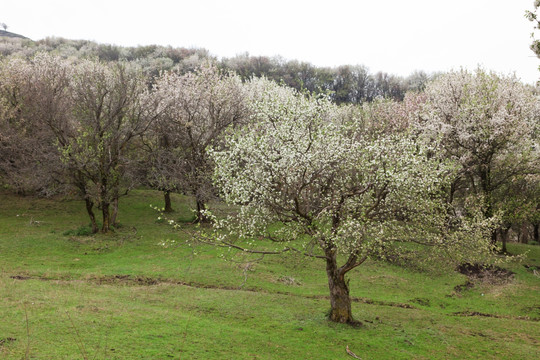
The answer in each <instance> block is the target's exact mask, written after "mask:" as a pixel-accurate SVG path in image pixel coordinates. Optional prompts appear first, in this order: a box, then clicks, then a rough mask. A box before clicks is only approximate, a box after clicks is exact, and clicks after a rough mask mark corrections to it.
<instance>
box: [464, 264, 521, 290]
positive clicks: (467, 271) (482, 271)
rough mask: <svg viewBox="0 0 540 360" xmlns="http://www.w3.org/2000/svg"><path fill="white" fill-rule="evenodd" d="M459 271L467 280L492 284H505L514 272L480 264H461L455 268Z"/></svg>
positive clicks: (512, 276) (510, 279)
mask: <svg viewBox="0 0 540 360" xmlns="http://www.w3.org/2000/svg"><path fill="white" fill-rule="evenodd" d="M456 270H457V271H458V272H459V273H461V274H463V275H466V276H467V277H468V278H469V281H470V282H472V283H474V282H479V281H481V282H485V283H488V284H493V285H503V284H506V283H508V282H510V281H512V279H513V278H514V275H515V273H514V272H512V271H510V270H507V269H503V268H500V267H498V266H493V265H482V264H469V263H465V264H461V265H459V266H458V267H457V269H456Z"/></svg>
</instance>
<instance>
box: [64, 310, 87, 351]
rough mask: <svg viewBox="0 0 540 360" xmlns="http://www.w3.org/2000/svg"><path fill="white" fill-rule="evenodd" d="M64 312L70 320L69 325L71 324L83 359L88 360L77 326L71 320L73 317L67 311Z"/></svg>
mask: <svg viewBox="0 0 540 360" xmlns="http://www.w3.org/2000/svg"><path fill="white" fill-rule="evenodd" d="M66 314H67V316H68V318H69V321H70V322H71V326H73V330H75V335H76V337H77V346H78V347H79V350H80V352H81V355H82V357H83V359H84V360H88V355H87V354H86V349H85V348H84V343H83V342H82V339H81V336H80V335H79V330H77V327H76V326H75V323H74V322H73V319H72V318H71V315H69V312H67V311H66Z"/></svg>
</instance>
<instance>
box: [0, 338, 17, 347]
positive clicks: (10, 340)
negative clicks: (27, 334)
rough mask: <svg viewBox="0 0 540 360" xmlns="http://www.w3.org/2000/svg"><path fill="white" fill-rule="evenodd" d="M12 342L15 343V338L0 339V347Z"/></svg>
mask: <svg viewBox="0 0 540 360" xmlns="http://www.w3.org/2000/svg"><path fill="white" fill-rule="evenodd" d="M13 341H17V339H15V338H12V337H7V338H2V339H0V347H1V346H4V345H7V344H9V343H11V342H13Z"/></svg>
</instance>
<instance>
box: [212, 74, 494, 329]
mask: <svg viewBox="0 0 540 360" xmlns="http://www.w3.org/2000/svg"><path fill="white" fill-rule="evenodd" d="M250 86H251V87H252V88H253V89H255V90H253V91H252V93H255V94H258V95H257V96H253V98H252V101H251V105H250V106H251V111H252V114H253V115H252V118H251V123H250V124H249V126H246V127H243V128H242V129H241V130H240V131H237V132H236V133H235V134H233V135H231V136H230V137H229V138H228V142H227V146H226V147H225V148H224V149H221V150H219V149H214V150H211V151H210V154H211V157H212V159H213V160H214V161H215V163H216V170H215V180H216V184H217V185H218V187H219V189H220V190H221V192H222V196H223V198H224V199H225V201H226V202H228V203H230V204H235V205H237V206H238V207H239V211H238V214H237V215H231V216H229V217H227V218H225V219H221V220H216V228H217V229H218V231H217V232H216V233H215V239H217V241H218V242H219V244H221V245H224V246H229V247H231V248H236V249H239V250H242V251H244V252H253V253H262V254H283V253H287V252H298V253H300V254H303V255H306V256H310V257H314V258H318V259H322V260H323V261H324V262H325V263H326V273H327V277H328V286H329V291H330V303H331V312H330V320H332V321H335V322H340V323H351V322H353V317H352V312H351V300H350V296H349V288H348V284H347V281H346V279H345V275H346V274H347V273H348V272H349V271H351V270H352V269H354V268H356V267H358V266H359V265H361V264H362V263H364V262H365V261H366V260H367V259H368V258H380V257H384V256H387V255H388V254H389V253H392V254H398V255H406V256H407V257H410V258H414V257H417V258H422V256H421V255H419V254H420V252H421V251H420V250H421V249H422V248H423V247H427V248H429V249H430V252H429V256H435V254H436V253H445V254H452V255H454V256H461V260H463V258H464V257H466V256H473V253H474V254H479V253H485V251H484V250H486V249H487V248H488V243H489V242H488V241H487V240H486V238H485V236H483V235H485V232H484V231H483V228H482V227H481V226H474V225H471V223H468V225H465V227H467V231H468V233H467V234H468V235H466V236H463V235H464V234H465V233H466V232H461V233H460V234H459V235H457V234H456V233H451V232H449V231H448V229H449V227H448V226H447V225H448V211H447V209H446V205H445V202H444V201H442V200H441V197H442V196H444V189H445V186H446V180H445V179H446V177H447V175H448V174H449V173H451V172H452V171H453V170H452V169H453V166H452V165H451V164H447V163H445V162H441V161H438V160H436V159H435V158H434V157H431V158H430V157H429V156H426V153H427V151H428V150H429V151H434V149H428V148H427V147H426V146H424V145H421V144H419V143H417V142H415V141H414V140H413V138H412V137H409V136H407V135H392V134H390V135H380V136H373V135H368V133H366V132H365V131H363V128H362V126H361V125H360V122H359V121H357V119H355V118H354V117H351V116H349V115H350V112H348V111H347V109H345V111H343V110H342V109H341V108H339V107H337V106H336V105H334V104H332V103H331V102H330V101H329V100H328V99H326V98H324V97H313V96H305V95H302V94H298V93H296V92H295V91H294V90H291V89H290V88H285V87H281V86H278V85H276V84H274V83H271V82H269V81H266V80H264V79H263V80H253V81H252V83H251V85H250ZM221 229H224V230H226V231H220V230H221ZM465 237H466V238H468V240H469V241H468V242H467V241H465V239H464V238H465ZM260 238H264V239H269V240H270V241H272V242H273V243H275V247H272V248H268V247H267V248H258V247H257V245H258V244H259V243H258V242H257V239H260ZM472 239H474V241H473V240H472ZM473 243H474V244H473ZM411 245H412V246H411ZM458 254H459V255H458Z"/></svg>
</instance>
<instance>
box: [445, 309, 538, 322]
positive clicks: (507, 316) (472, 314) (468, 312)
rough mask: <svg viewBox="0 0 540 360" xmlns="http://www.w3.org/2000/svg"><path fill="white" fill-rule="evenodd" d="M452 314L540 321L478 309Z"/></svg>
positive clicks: (528, 317)
mask: <svg viewBox="0 0 540 360" xmlns="http://www.w3.org/2000/svg"><path fill="white" fill-rule="evenodd" d="M452 315H455V316H479V317H489V318H496V319H511V320H526V321H540V318H531V317H530V316H510V315H497V314H487V313H482V312H478V311H459V312H455V313H453V314H452Z"/></svg>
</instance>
